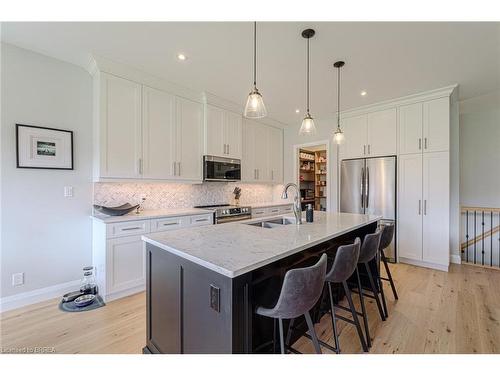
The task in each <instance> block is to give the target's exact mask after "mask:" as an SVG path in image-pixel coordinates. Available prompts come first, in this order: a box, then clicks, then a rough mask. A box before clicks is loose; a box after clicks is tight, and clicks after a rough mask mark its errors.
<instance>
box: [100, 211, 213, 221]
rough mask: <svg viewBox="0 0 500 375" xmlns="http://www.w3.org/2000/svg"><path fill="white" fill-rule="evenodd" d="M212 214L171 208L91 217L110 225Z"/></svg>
mask: <svg viewBox="0 0 500 375" xmlns="http://www.w3.org/2000/svg"><path fill="white" fill-rule="evenodd" d="M212 212H213V211H212V210H204V209H201V208H170V209H162V210H143V211H141V212H139V213H138V214H136V213H135V211H132V212H130V213H128V214H126V215H123V216H109V215H104V214H100V213H97V212H96V213H95V214H94V215H92V216H91V218H92V219H94V220H99V221H102V222H103V223H106V224H108V223H120V222H123V221H132V220H147V219H158V218H163V217H175V216H191V215H203V214H208V213H212Z"/></svg>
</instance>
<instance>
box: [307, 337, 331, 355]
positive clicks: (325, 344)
mask: <svg viewBox="0 0 500 375" xmlns="http://www.w3.org/2000/svg"><path fill="white" fill-rule="evenodd" d="M304 337H307V338H308V339H309V340H312V337H311V335H310V334H308V333H304ZM318 342H319V344H320V345H321V346H323V347H325V348H327V349H329V350H331V351H332V352H335V353H337V354H339V353H340V351H339V350H337V349H336V348H335V347H333V346H331V345H330V344H327V343H326V342H324V341H323V340H320V339H318Z"/></svg>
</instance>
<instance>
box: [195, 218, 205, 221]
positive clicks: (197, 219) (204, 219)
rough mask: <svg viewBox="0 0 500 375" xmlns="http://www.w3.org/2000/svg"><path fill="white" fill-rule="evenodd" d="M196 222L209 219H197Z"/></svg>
mask: <svg viewBox="0 0 500 375" xmlns="http://www.w3.org/2000/svg"><path fill="white" fill-rule="evenodd" d="M195 221H196V222H200V221H208V219H207V218H204V219H196V220H195Z"/></svg>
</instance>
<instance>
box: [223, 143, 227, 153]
mask: <svg viewBox="0 0 500 375" xmlns="http://www.w3.org/2000/svg"><path fill="white" fill-rule="evenodd" d="M226 154H227V144H225V143H224V155H226Z"/></svg>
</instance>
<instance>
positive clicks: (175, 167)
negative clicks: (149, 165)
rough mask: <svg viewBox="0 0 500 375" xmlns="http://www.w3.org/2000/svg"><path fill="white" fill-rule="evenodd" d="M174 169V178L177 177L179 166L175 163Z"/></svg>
mask: <svg viewBox="0 0 500 375" xmlns="http://www.w3.org/2000/svg"><path fill="white" fill-rule="evenodd" d="M172 167H173V168H174V176H177V164H176V163H175V161H174V162H172Z"/></svg>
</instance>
